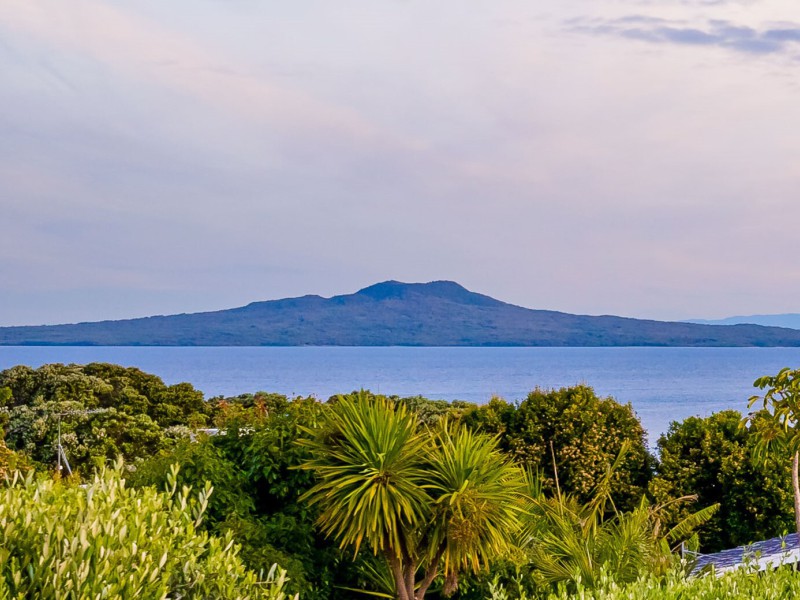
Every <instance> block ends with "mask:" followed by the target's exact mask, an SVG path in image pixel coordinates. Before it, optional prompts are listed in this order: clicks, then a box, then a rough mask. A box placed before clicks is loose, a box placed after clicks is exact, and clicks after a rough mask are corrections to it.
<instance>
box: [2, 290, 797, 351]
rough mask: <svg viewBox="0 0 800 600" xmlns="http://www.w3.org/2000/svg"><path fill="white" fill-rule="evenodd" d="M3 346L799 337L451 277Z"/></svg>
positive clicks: (765, 342)
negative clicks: (498, 294)
mask: <svg viewBox="0 0 800 600" xmlns="http://www.w3.org/2000/svg"><path fill="white" fill-rule="evenodd" d="M0 345H6V346H8V345H98V346H111V345H115V346H303V345H316V346H800V331H797V330H793V329H784V328H778V327H763V326H759V325H727V326H720V325H702V324H693V323H685V322H684V323H682V322H669V321H654V320H645V319H633V318H630V317H618V316H614V315H602V316H590V315H574V314H570V313H564V312H559V311H552V310H538V309H530V308H525V307H522V306H517V305H514V304H509V303H506V302H503V301H501V300H497V299H495V298H492V297H490V296H486V295H483V294H478V293H475V292H472V291H470V290H467V289H466V288H464V287H463V286H461V285H460V284H458V283H456V282H453V281H446V280H441V281H433V282H428V283H403V282H399V281H394V280H390V281H384V282H380V283H377V284H374V285H370V286H367V287H364V288H362V289H360V290H358V291H357V292H355V293H352V294H344V295H338V296H332V297H330V298H324V297H322V296H318V295H313V294H309V295H306V296H299V297H296V298H282V299H277V300H265V301H257V302H251V303H250V304H247V305H245V306H240V307H237V308H231V309H222V310H216V311H206V312H199V313H181V314H175V315H156V316H151V317H140V318H135V319H122V320H111V321H97V322H83V323H75V324H63V325H38V326H13V327H0Z"/></svg>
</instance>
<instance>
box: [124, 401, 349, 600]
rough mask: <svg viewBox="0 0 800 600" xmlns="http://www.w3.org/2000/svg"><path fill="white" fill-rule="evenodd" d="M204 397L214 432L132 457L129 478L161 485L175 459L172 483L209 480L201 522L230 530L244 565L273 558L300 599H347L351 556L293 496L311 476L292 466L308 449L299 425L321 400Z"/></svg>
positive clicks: (315, 416) (311, 418) (311, 422)
mask: <svg viewBox="0 0 800 600" xmlns="http://www.w3.org/2000/svg"><path fill="white" fill-rule="evenodd" d="M210 402H211V403H212V404H213V406H214V410H213V414H214V415H215V416H214V424H215V426H217V427H218V428H219V429H220V434H219V435H215V436H211V437H208V436H202V435H200V436H197V437H196V439H195V440H194V441H192V442H189V441H185V440H184V441H180V442H178V443H177V444H175V445H174V446H171V447H166V448H164V449H162V450H161V451H160V452H159V453H158V454H157V455H156V456H155V457H153V458H151V459H150V460H147V461H144V462H142V463H137V465H136V470H135V471H133V472H132V473H130V474H128V475H127V477H128V479H129V481H130V482H131V484H132V485H135V486H137V487H141V486H148V485H153V486H155V487H157V488H163V487H164V486H165V485H166V480H167V477H168V476H169V474H170V468H171V466H172V465H173V464H178V465H180V471H179V474H178V483H179V485H189V486H191V487H194V488H197V487H202V486H203V485H204V484H205V482H206V481H209V482H211V484H212V485H213V486H214V490H215V492H214V494H213V495H212V497H211V500H210V502H209V507H208V517H207V518H206V520H205V521H204V527H205V528H207V529H208V531H210V532H212V533H215V534H218V535H222V534H226V533H230V534H231V535H233V537H234V539H235V540H236V542H237V543H238V544H240V545H241V550H240V556H241V558H242V560H243V561H244V562H245V563H246V564H247V565H248V566H249V567H250V568H252V569H255V570H260V569H263V568H267V567H268V566H269V565H270V564H272V563H274V562H277V563H279V564H280V565H281V566H282V567H284V568H285V569H286V570H287V573H288V576H289V579H290V581H289V584H288V589H290V590H292V591H296V592H300V593H301V596H302V597H303V599H304V600H343V599H349V598H351V597H352V594H351V593H350V592H347V591H345V590H344V589H342V588H347V587H357V586H358V568H359V565H358V561H356V562H355V563H354V562H353V560H352V557H351V556H346V555H345V554H344V553H343V552H342V551H340V550H339V548H338V547H337V545H336V544H334V543H333V542H331V541H329V540H327V539H326V538H325V537H324V536H323V535H322V534H321V533H320V532H319V531H317V529H316V528H315V526H314V521H315V519H316V516H317V511H316V510H315V509H313V508H311V507H309V506H308V505H307V504H306V503H305V502H300V501H299V496H300V495H301V494H302V493H303V492H305V491H306V490H308V489H310V488H311V486H312V485H313V483H314V476H313V474H312V473H310V472H308V471H303V470H300V469H297V468H296V467H298V466H299V465H301V464H302V463H303V462H304V461H305V460H307V459H308V458H309V457H310V455H309V451H308V450H307V449H306V448H304V447H302V446H300V445H298V444H296V443H295V442H296V440H297V439H299V438H301V437H306V436H308V435H310V434H307V433H305V432H304V429H308V430H312V431H313V430H314V428H315V427H316V424H317V422H318V421H319V420H320V418H321V417H320V415H321V414H322V413H323V412H324V411H325V410H326V407H325V405H324V404H321V403H320V402H318V401H316V400H314V399H313V398H293V399H291V400H290V399H288V398H286V397H285V396H282V395H279V394H265V393H256V394H243V395H241V396H238V397H235V398H221V397H220V398H212V399H211V400H210Z"/></svg>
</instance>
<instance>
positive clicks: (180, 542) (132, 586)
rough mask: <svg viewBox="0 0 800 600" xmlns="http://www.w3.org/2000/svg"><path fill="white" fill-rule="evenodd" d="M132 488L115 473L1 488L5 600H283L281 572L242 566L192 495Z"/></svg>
mask: <svg viewBox="0 0 800 600" xmlns="http://www.w3.org/2000/svg"><path fill="white" fill-rule="evenodd" d="M170 484H171V485H170V489H169V491H167V492H157V491H155V490H154V489H152V488H146V489H140V490H135V489H131V488H129V487H127V486H126V485H125V482H124V480H123V479H122V478H121V474H120V471H119V469H117V470H112V471H103V472H101V473H99V474H98V475H96V476H95V477H94V478H93V479H92V480H91V481H90V482H89V483H88V484H87V485H85V486H78V485H74V484H72V483H68V482H64V481H59V480H53V479H50V478H35V477H34V476H33V474H31V475H29V476H28V477H27V478H26V479H24V480H20V479H19V478H18V477H17V478H12V479H11V481H10V483H9V484H8V485H7V486H6V487H5V489H3V490H2V491H1V492H0V598H2V599H11V598H43V599H48V600H51V599H52V600H60V599H64V600H67V599H72V598H146V599H166V598H186V599H191V598H196V599H197V600H201V599H206V598H217V599H220V600H223V599H230V600H246V599H253V600H255V599H264V600H284V599H285V598H286V595H285V594H284V593H283V591H282V588H283V585H284V580H285V575H284V574H283V573H282V572H280V571H277V570H276V569H272V570H270V572H269V573H268V574H267V573H264V574H263V576H262V578H259V576H258V575H257V574H256V573H255V572H253V571H250V570H248V569H246V568H245V566H244V564H243V563H242V562H241V560H240V559H239V557H238V556H237V550H236V548H235V547H234V546H233V539H232V537H231V536H230V535H228V536H224V537H214V536H210V535H208V534H207V533H204V532H202V531H201V530H200V529H199V526H200V524H201V523H202V519H203V516H204V512H205V509H206V506H207V502H208V498H209V494H210V493H211V488H210V487H209V486H207V487H205V488H204V489H203V490H201V491H200V492H199V493H198V494H197V495H196V496H195V495H193V494H192V493H191V492H190V490H189V489H188V488H183V489H179V488H178V486H177V484H176V482H175V481H174V478H171V479H170Z"/></svg>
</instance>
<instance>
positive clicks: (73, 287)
mask: <svg viewBox="0 0 800 600" xmlns="http://www.w3.org/2000/svg"><path fill="white" fill-rule="evenodd" d="M799 192H800V2H797V0H752V1H745V0H741V1H735V0H731V1H725V0H705V1H704V0H537V1H536V2H531V1H530V0H524V1H522V0H521V1H516V0H474V1H472V2H463V0H459V1H450V0H437V1H436V2H431V1H429V0H420V1H416V0H409V1H396V0H395V1H390V0H377V1H376V0H360V1H350V0H337V1H335V2H331V1H329V0H324V1H322V0H321V1H311V0H293V1H291V2H273V1H268V0H215V1H212V0H171V1H170V2H163V0H137V1H136V2H133V1H126V2H123V1H115V0H107V1H101V0H2V1H0V280H1V281H2V283H1V284H0V285H2V288H0V289H1V290H2V291H0V324H2V325H11V324H38V323H56V322H71V321H78V320H99V319H105V318H123V317H132V316H143V315H149V314H167V313H173V312H193V311H198V310H206V309H218V308H227V307H232V306H238V305H242V304H246V303H248V302H251V301H254V300H263V299H272V298H280V297H285V296H296V295H303V294H307V293H318V294H321V295H324V296H330V295H334V294H339V293H348V292H352V291H355V290H356V289H358V288H360V287H363V286H366V285H369V284H371V283H374V282H377V281H382V280H386V279H398V280H401V281H429V280H434V279H452V280H456V281H458V282H460V283H462V284H463V285H465V286H466V287H468V288H470V289H473V290H475V291H480V292H483V293H487V294H490V295H492V296H495V297H497V298H500V299H503V300H507V301H510V302H514V303H516V304H521V305H524V306H528V307H532V308H550V309H557V310H564V311H568V312H578V313H588V314H607V313H612V314H621V315H628V316H637V317H651V318H661V319H682V318H691V317H721V316H727V315H732V314H743V313H744V314H748V313H770V312H800V261H798V247H800V241H798V223H800V193H799Z"/></svg>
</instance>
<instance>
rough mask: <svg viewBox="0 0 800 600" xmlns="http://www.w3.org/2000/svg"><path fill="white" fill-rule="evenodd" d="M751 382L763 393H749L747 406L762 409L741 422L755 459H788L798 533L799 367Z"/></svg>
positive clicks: (799, 531) (799, 502)
mask: <svg viewBox="0 0 800 600" xmlns="http://www.w3.org/2000/svg"><path fill="white" fill-rule="evenodd" d="M753 385H754V386H755V387H757V388H759V389H761V390H764V389H766V392H765V393H764V396H763V397H762V396H758V395H756V396H752V397H751V398H750V403H749V406H750V407H753V406H754V405H755V404H757V403H759V402H761V405H762V408H761V409H760V410H757V411H755V412H751V413H750V414H749V415H748V416H747V417H746V418H745V419H744V420H743V421H742V424H743V426H747V427H749V430H750V432H751V434H752V435H753V436H754V438H755V440H756V443H755V446H754V448H753V451H754V453H755V456H756V457H757V458H759V459H761V460H766V459H767V458H768V457H770V456H774V455H777V456H782V457H790V458H791V464H792V477H791V481H792V491H793V496H794V518H795V529H796V531H797V533H798V535H800V475H799V473H798V472H799V471H800V369H797V370H792V369H789V368H788V367H787V368H784V369H781V370H780V372H779V373H778V374H777V375H766V376H764V377H759V378H758V379H756V381H755V383H753Z"/></svg>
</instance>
